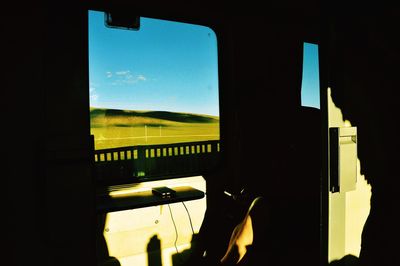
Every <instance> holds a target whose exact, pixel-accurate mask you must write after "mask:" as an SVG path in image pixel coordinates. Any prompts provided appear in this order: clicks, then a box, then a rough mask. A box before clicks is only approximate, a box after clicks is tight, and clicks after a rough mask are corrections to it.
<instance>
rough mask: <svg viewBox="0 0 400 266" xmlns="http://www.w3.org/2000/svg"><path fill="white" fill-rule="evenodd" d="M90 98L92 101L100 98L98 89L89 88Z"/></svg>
mask: <svg viewBox="0 0 400 266" xmlns="http://www.w3.org/2000/svg"><path fill="white" fill-rule="evenodd" d="M89 98H90V100H91V101H96V100H97V99H98V98H99V95H98V94H97V93H96V88H94V87H90V88H89Z"/></svg>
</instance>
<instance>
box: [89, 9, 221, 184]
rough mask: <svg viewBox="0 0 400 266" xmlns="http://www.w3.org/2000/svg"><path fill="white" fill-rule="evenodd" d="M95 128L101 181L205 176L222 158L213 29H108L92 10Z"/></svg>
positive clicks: (151, 24) (155, 25) (153, 23)
mask: <svg viewBox="0 0 400 266" xmlns="http://www.w3.org/2000/svg"><path fill="white" fill-rule="evenodd" d="M88 24H89V96H90V130H91V135H92V136H94V156H95V166H96V170H97V172H96V173H97V178H98V180H102V181H105V182H106V183H118V182H121V181H123V182H126V181H128V180H132V181H134V182H137V181H146V180H155V179H161V178H171V177H183V176H189V175H198V174H202V173H204V172H207V171H211V170H212V169H213V168H214V167H215V166H216V165H217V162H218V158H219V154H220V146H219V141H220V133H219V132H220V123H219V121H220V119H219V88H218V54H217V38H216V34H215V33H214V31H213V30H212V29H210V28H208V27H205V26H201V25H194V24H188V23H180V22H173V21H166V20H160V19H152V18H145V17H141V18H140V29H138V30H134V31H132V30H126V29H117V28H113V27H107V25H106V23H105V15H104V13H103V12H98V11H89V23H88Z"/></svg>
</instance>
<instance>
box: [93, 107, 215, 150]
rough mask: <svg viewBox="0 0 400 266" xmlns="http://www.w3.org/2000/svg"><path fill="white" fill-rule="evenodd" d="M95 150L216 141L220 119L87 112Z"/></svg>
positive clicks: (196, 115) (185, 114) (122, 111)
mask: <svg viewBox="0 0 400 266" xmlns="http://www.w3.org/2000/svg"><path fill="white" fill-rule="evenodd" d="M90 114H91V115H90V123H91V134H92V135H94V136H95V149H106V148H116V147H126V146H135V145H151V144H167V143H179V142H192V141H206V140H218V139H219V118H218V117H215V116H209V115H199V114H190V113H175V112H164V111H132V110H116V109H100V108H91V109H90Z"/></svg>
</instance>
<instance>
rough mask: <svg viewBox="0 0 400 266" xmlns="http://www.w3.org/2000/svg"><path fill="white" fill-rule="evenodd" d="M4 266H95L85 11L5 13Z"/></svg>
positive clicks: (21, 9) (39, 9)
mask: <svg viewBox="0 0 400 266" xmlns="http://www.w3.org/2000/svg"><path fill="white" fill-rule="evenodd" d="M3 15H4V18H5V21H7V23H6V24H3V25H2V27H3V28H4V35H3V37H4V36H6V37H5V38H3V40H4V44H5V48H4V50H3V51H4V54H5V58H6V61H5V62H3V63H4V66H5V69H6V73H7V75H6V86H5V87H4V91H3V93H4V94H3V100H4V101H3V102H4V103H5V106H6V107H5V109H6V115H5V117H6V123H5V125H7V126H6V127H5V128H7V130H6V139H7V140H6V141H5V142H6V144H7V145H6V150H7V151H8V154H7V156H6V157H7V158H6V160H7V165H6V167H7V170H8V171H7V172H6V173H7V174H6V175H5V178H6V180H7V186H5V187H6V190H7V198H8V200H7V204H6V205H7V207H9V211H8V212H5V214H4V216H3V217H4V218H6V219H7V220H8V227H7V233H8V238H7V242H6V243H5V246H6V247H8V248H10V251H9V252H7V254H6V255H5V259H6V261H7V263H6V264H7V265H31V264H38V265H94V261H95V257H94V255H95V253H94V234H93V232H94V229H93V228H94V216H93V214H94V197H93V195H94V194H93V192H94V191H93V186H92V180H91V174H90V164H89V156H90V153H89V147H90V142H89V123H88V121H89V120H88V119H89V116H88V108H87V106H88V90H87V87H88V85H87V84H88V81H87V69H86V60H87V57H86V52H85V50H84V47H85V45H86V40H87V33H86V27H85V26H84V25H85V23H86V21H87V18H86V11H83V10H80V9H77V8H74V7H65V6H64V8H63V9H60V8H58V7H56V6H53V7H50V6H46V7H44V6H42V7H40V5H38V6H35V7H25V8H24V7H22V6H19V7H18V6H17V7H15V8H10V9H9V10H8V12H7V13H6V14H4V13H3Z"/></svg>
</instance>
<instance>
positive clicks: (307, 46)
mask: <svg viewBox="0 0 400 266" xmlns="http://www.w3.org/2000/svg"><path fill="white" fill-rule="evenodd" d="M301 105H303V106H311V107H316V108H320V102H319V65H318V45H316V44H311V43H304V54H303V79H302V85H301Z"/></svg>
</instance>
